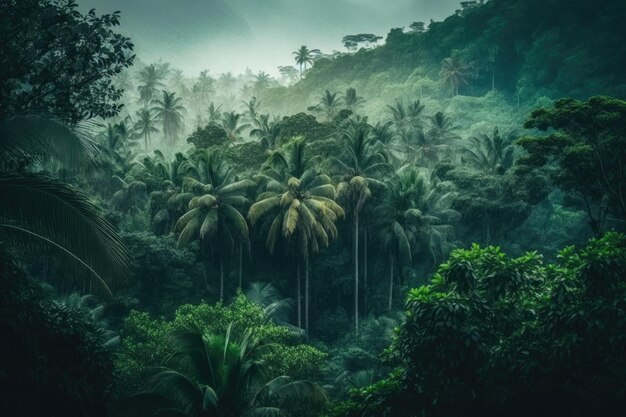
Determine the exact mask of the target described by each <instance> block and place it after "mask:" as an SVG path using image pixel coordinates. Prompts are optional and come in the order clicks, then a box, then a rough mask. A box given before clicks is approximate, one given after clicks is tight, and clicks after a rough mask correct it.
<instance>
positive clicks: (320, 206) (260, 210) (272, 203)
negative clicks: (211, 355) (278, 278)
mask: <svg viewBox="0 0 626 417" xmlns="http://www.w3.org/2000/svg"><path fill="white" fill-rule="evenodd" d="M263 179H264V180H265V181H266V184H265V191H264V192H263V193H261V194H260V195H259V196H258V198H257V202H256V203H254V204H253V205H252V206H251V207H250V210H249V213H248V218H249V219H250V223H251V224H252V225H253V226H254V225H255V224H257V223H259V222H260V221H264V224H265V225H266V226H268V227H269V229H268V233H267V239H266V246H267V248H268V250H269V251H270V253H272V254H273V253H274V251H275V248H276V244H277V243H278V241H279V240H280V239H281V238H282V239H283V240H284V241H285V242H286V243H287V246H288V247H290V248H293V249H294V251H295V252H296V253H294V255H295V257H296V259H297V274H296V276H297V298H296V299H297V303H298V327H302V323H301V317H300V311H301V308H300V299H301V296H300V261H301V260H304V263H305V307H304V310H305V327H304V328H305V331H306V332H307V334H308V330H309V323H308V322H309V320H308V319H309V257H310V255H311V254H314V253H317V252H318V251H319V248H320V247H324V246H328V244H329V242H330V240H331V239H334V238H335V237H336V236H337V228H336V226H335V221H337V219H339V218H341V217H343V215H344V212H343V209H342V208H341V207H340V206H339V205H338V204H337V203H336V202H335V201H334V197H335V187H334V186H333V185H332V184H331V180H330V178H329V177H328V176H326V175H323V174H319V173H318V172H317V170H316V169H314V168H311V167H310V163H309V162H308V160H307V158H306V155H305V142H304V141H303V140H297V141H295V142H293V143H292V144H291V146H290V147H289V148H288V152H285V151H279V152H275V153H274V155H273V158H272V164H271V166H270V167H268V168H267V169H266V170H265V171H264V173H263Z"/></svg>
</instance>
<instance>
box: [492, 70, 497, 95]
mask: <svg viewBox="0 0 626 417" xmlns="http://www.w3.org/2000/svg"><path fill="white" fill-rule="evenodd" d="M495 89H496V72H495V71H493V70H491V91H494V90H495Z"/></svg>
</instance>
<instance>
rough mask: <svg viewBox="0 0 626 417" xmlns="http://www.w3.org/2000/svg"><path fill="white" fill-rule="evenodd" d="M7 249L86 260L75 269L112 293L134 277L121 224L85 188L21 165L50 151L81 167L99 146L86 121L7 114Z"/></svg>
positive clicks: (1, 121) (3, 250)
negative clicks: (75, 123)
mask: <svg viewBox="0 0 626 417" xmlns="http://www.w3.org/2000/svg"><path fill="white" fill-rule="evenodd" d="M0 137H2V138H3V140H2V141H0V195H2V199H0V200H1V201H0V229H2V231H3V232H2V240H1V242H0V254H1V255H2V256H6V254H10V255H11V256H16V257H18V256H22V257H24V256H26V257H28V256H29V254H32V253H39V254H41V253H50V252H52V253H55V254H57V255H58V258H57V259H58V260H59V261H60V262H61V264H63V265H65V266H70V267H78V269H79V270H80V272H84V271H87V274H84V273H83V274H75V272H77V271H76V269H73V268H72V269H73V270H72V269H71V271H72V272H74V273H72V274H70V276H77V275H78V276H80V277H81V278H88V279H89V283H90V285H91V283H95V285H96V290H98V291H100V292H103V293H105V294H111V287H112V286H113V285H116V284H119V283H122V282H124V281H126V280H127V279H128V278H129V277H130V272H129V268H128V265H129V257H128V254H127V252H126V248H125V247H124V245H123V243H122V241H121V239H120V238H119V236H118V235H117V233H116V231H115V228H114V227H113V226H112V225H111V224H110V223H109V222H108V221H107V220H106V218H105V216H104V214H103V213H102V212H101V211H100V210H99V209H98V208H97V207H96V206H95V205H94V204H93V203H92V200H91V199H90V198H89V197H88V196H87V195H86V194H84V193H83V192H81V191H80V190H78V189H76V188H74V187H72V186H70V185H68V184H65V183H63V182H61V181H59V180H58V179H56V178H53V177H51V176H49V175H48V174H45V173H32V172H24V170H20V171H18V170H17V169H16V167H15V165H14V162H15V161H16V160H21V159H22V158H28V160H29V161H32V162H34V163H40V164H44V163H45V162H46V161H48V160H50V159H54V160H57V161H60V162H61V163H63V164H64V166H66V167H70V168H72V169H76V170H77V169H80V168H82V167H84V166H86V165H87V164H89V163H90V162H91V161H92V160H93V157H94V155H95V154H96V152H97V146H96V142H95V141H94V140H93V139H92V138H91V136H90V135H89V134H88V130H87V129H86V126H85V125H81V124H79V125H78V126H77V127H76V128H74V129H72V128H69V127H68V126H67V125H66V124H65V123H63V122H61V121H58V120H55V119H53V118H50V117H43V116H31V115H25V116H17V115H14V116H9V117H4V118H0Z"/></svg>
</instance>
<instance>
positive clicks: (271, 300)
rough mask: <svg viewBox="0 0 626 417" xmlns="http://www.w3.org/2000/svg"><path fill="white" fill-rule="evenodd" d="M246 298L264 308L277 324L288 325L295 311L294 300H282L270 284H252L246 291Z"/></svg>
mask: <svg viewBox="0 0 626 417" xmlns="http://www.w3.org/2000/svg"><path fill="white" fill-rule="evenodd" d="M245 295H246V298H248V300H250V301H251V302H253V303H254V304H257V305H259V306H261V307H263V310H264V311H265V314H267V316H268V317H269V318H270V319H271V320H272V321H273V322H274V323H276V324H280V325H283V326H284V325H287V324H288V322H289V314H290V313H291V311H292V310H293V300H292V299H291V298H282V297H281V295H280V293H279V292H278V290H277V289H276V287H274V286H273V285H272V284H270V283H269V282H251V283H250V285H249V286H248V288H247V289H246V291H245Z"/></svg>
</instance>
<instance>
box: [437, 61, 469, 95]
mask: <svg viewBox="0 0 626 417" xmlns="http://www.w3.org/2000/svg"><path fill="white" fill-rule="evenodd" d="M467 72H468V67H467V65H465V64H464V63H462V62H461V60H460V59H459V58H458V57H451V58H445V59H444V60H443V61H441V71H439V75H440V76H441V78H442V79H443V81H444V82H445V83H446V84H448V85H449V86H450V90H451V92H452V97H455V96H458V95H459V86H460V85H461V84H467Z"/></svg>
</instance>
